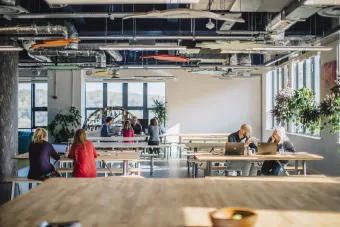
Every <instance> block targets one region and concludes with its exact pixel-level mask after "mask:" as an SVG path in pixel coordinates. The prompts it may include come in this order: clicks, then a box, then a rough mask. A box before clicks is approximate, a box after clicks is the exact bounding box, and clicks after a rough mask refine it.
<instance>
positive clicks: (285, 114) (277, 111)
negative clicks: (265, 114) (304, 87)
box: [271, 87, 294, 124]
mask: <svg viewBox="0 0 340 227" xmlns="http://www.w3.org/2000/svg"><path fill="white" fill-rule="evenodd" d="M292 97H293V91H292V90H291V89H290V88H289V87H286V88H284V89H282V90H281V91H279V93H278V94H277V95H276V96H275V106H274V109H273V110H272V111H271V113H272V116H274V117H275V118H276V119H277V121H278V122H279V123H280V124H287V123H288V122H289V120H290V119H292V117H293V115H294V113H293V112H292V111H290V102H291V100H292Z"/></svg>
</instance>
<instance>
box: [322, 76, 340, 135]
mask: <svg viewBox="0 0 340 227" xmlns="http://www.w3.org/2000/svg"><path fill="white" fill-rule="evenodd" d="M336 84H337V85H336V86H334V87H333V88H331V93H330V94H329V95H327V96H326V98H325V99H324V100H323V101H322V102H321V103H320V111H321V114H322V115H323V116H325V117H326V118H327V119H328V120H327V121H326V122H325V123H324V125H327V124H330V125H332V129H331V130H330V131H329V132H330V133H336V132H340V80H339V79H338V80H337V81H336Z"/></svg>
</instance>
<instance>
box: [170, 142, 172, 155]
mask: <svg viewBox="0 0 340 227" xmlns="http://www.w3.org/2000/svg"><path fill="white" fill-rule="evenodd" d="M171 153H172V144H170V157H171Z"/></svg>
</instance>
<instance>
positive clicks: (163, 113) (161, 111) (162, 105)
mask: <svg viewBox="0 0 340 227" xmlns="http://www.w3.org/2000/svg"><path fill="white" fill-rule="evenodd" d="M153 108H154V109H153V110H152V112H153V113H154V114H155V115H156V117H157V118H158V121H159V123H160V124H163V125H164V126H165V125H166V121H167V120H168V110H167V106H166V102H163V101H162V100H157V99H153Z"/></svg>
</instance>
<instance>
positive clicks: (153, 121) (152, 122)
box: [151, 118, 158, 126]
mask: <svg viewBox="0 0 340 227" xmlns="http://www.w3.org/2000/svg"><path fill="white" fill-rule="evenodd" d="M151 125H153V126H157V125H158V120H157V118H152V119H151Z"/></svg>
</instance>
